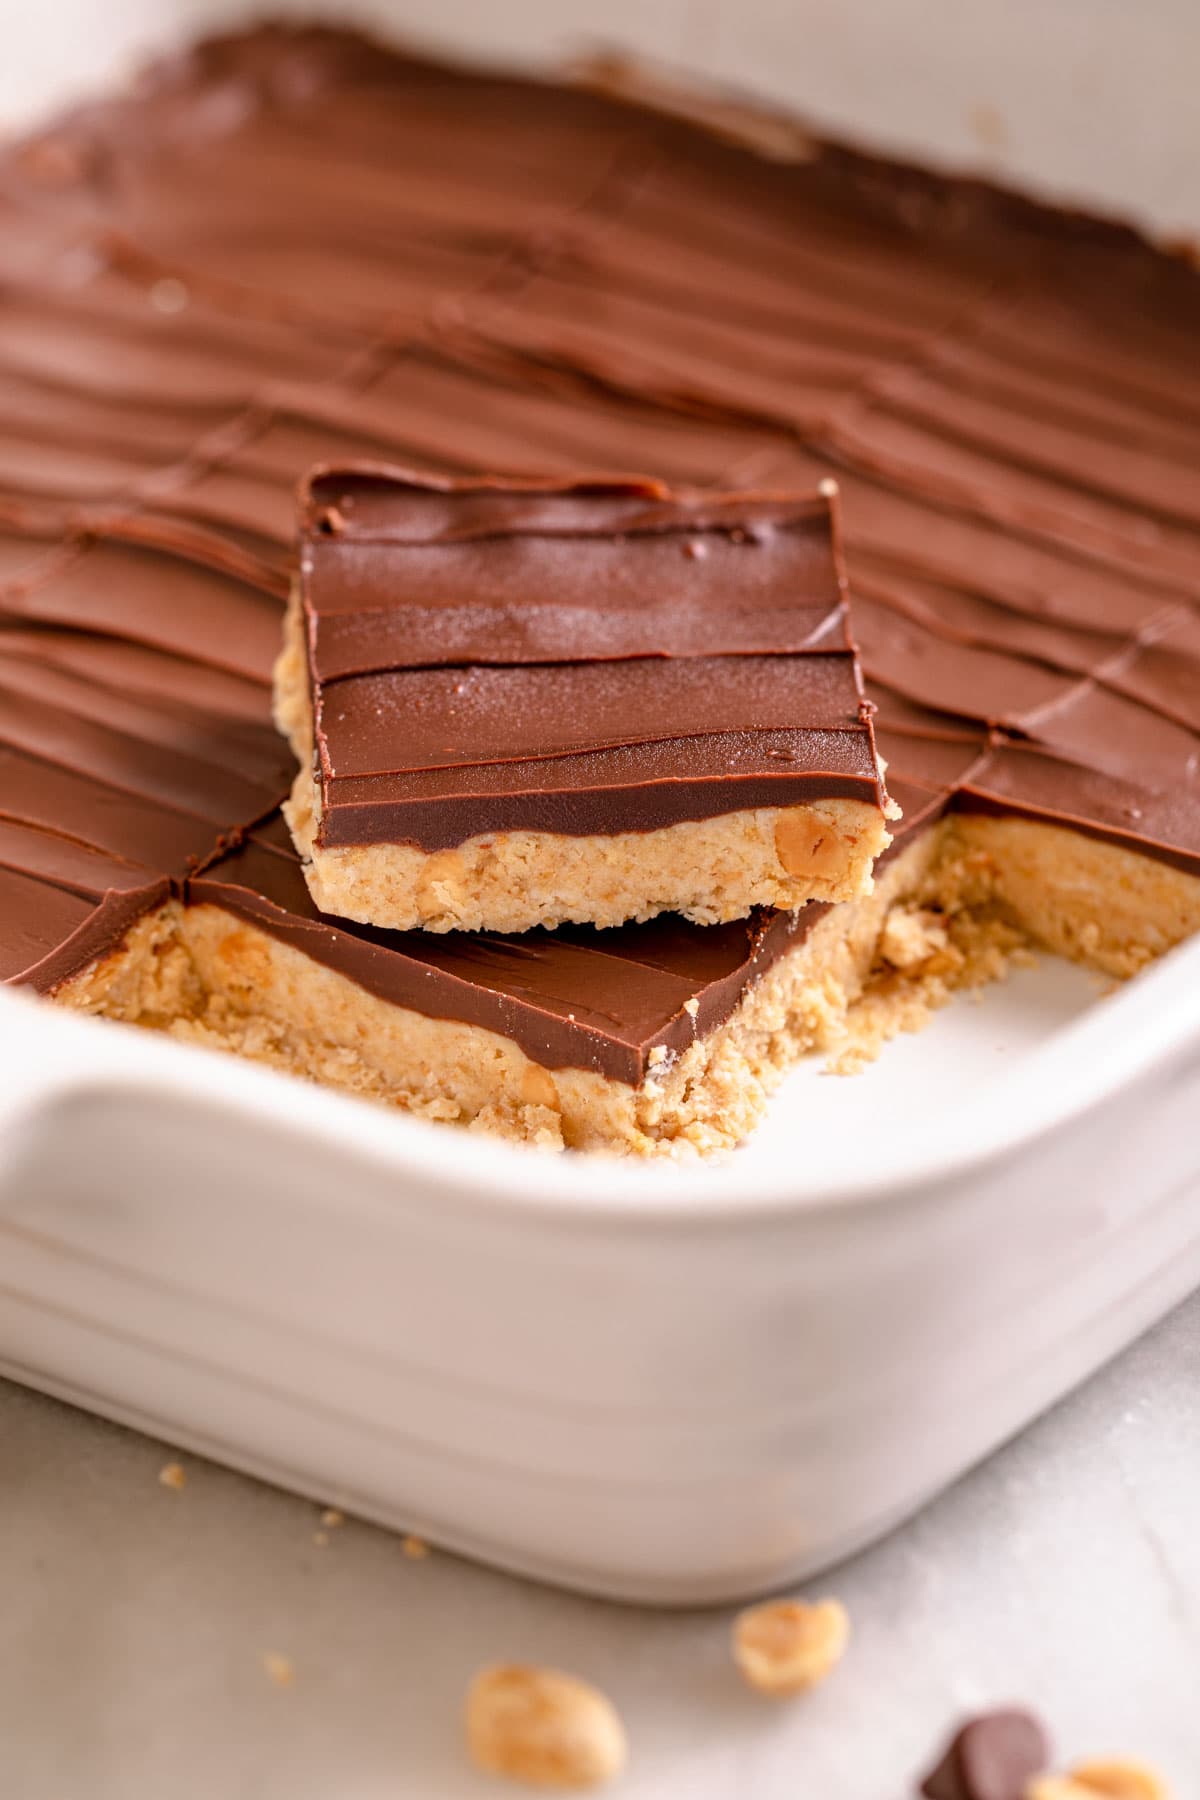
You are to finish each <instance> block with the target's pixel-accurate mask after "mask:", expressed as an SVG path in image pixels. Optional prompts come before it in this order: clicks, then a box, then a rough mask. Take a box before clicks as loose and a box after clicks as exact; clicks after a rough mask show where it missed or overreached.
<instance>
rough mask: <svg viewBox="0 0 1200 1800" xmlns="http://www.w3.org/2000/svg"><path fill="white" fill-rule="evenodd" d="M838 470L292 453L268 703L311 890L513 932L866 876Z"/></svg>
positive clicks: (437, 924) (762, 900) (438, 922)
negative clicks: (742, 481) (815, 487)
mask: <svg viewBox="0 0 1200 1800" xmlns="http://www.w3.org/2000/svg"><path fill="white" fill-rule="evenodd" d="M833 486H834V484H833V483H827V484H826V487H827V490H829V491H826V492H824V493H815V494H807V495H787V494H779V495H753V494H721V493H713V494H703V495H702V494H692V495H686V496H685V495H682V494H675V493H672V492H671V490H670V489H669V488H667V487H666V486H664V485H663V484H662V483H661V482H655V481H650V480H646V479H640V480H638V479H603V478H594V479H576V480H569V481H557V480H544V481H531V480H526V481H517V480H512V479H500V478H479V479H475V478H466V479H459V480H454V479H447V478H441V479H439V478H438V477H435V476H422V475H419V474H413V473H410V472H407V471H405V472H401V471H389V470H386V469H383V468H372V467H369V466H352V467H348V468H343V469H328V470H325V471H323V472H321V473H319V474H318V475H316V476H314V477H313V478H312V480H310V481H309V482H308V484H307V485H306V489H305V493H304V498H303V509H302V515H303V516H302V528H301V537H300V574H299V581H298V585H297V591H296V597H295V603H294V605H293V608H292V610H291V612H290V615H289V625H288V645H287V650H286V652H285V654H284V655H283V656H282V657H281V659H280V663H279V666H278V669H277V673H276V715H277V717H278V719H279V721H280V723H281V725H282V726H283V727H284V728H285V729H286V730H287V732H288V735H289V736H290V737H291V740H292V745H293V748H294V749H295V752H296V755H297V757H298V759H299V762H300V774H299V776H298V777H297V780H296V785H295V788H294V790H293V793H292V798H291V800H290V802H289V804H288V807H287V815H288V819H289V822H290V823H291V826H292V831H293V835H294V837H295V841H296V847H297V849H298V850H299V851H300V854H301V856H302V857H303V859H304V869H305V875H306V877H307V880H308V884H309V888H310V890H311V892H312V895H313V899H314V900H315V901H316V903H317V905H318V906H319V907H320V909H321V910H322V911H323V912H327V913H335V914H338V915H340V916H342V917H345V918H351V919H358V920H360V921H362V922H364V923H368V924H375V925H386V926H391V927H394V928H397V929H399V930H410V929H412V928H413V927H415V926H423V927H424V928H426V929H427V930H433V931H449V930H452V929H454V930H480V929H489V930H501V931H525V930H527V929H529V927H531V926H533V925H551V926H553V925H559V924H561V923H563V922H564V921H567V922H576V923H579V922H584V923H592V924H596V925H605V926H611V925H620V924H622V923H624V922H625V921H626V920H627V919H647V918H651V917H653V916H655V915H656V914H658V913H661V912H678V913H682V914H683V915H684V916H685V917H686V918H689V919H692V920H694V921H696V922H697V923H699V924H713V923H718V922H721V921H723V920H726V919H731V918H740V917H744V916H745V915H746V914H747V913H749V912H750V911H751V909H752V908H753V907H754V906H763V905H769V906H781V907H796V906H801V905H803V904H804V902H805V901H808V900H813V899H817V900H844V899H850V898H852V897H853V896H854V895H856V894H859V893H862V892H864V891H867V890H869V888H870V881H871V866H872V864H873V862H874V860H875V858H876V856H878V855H879V854H880V852H881V851H883V850H884V849H885V848H886V847H887V844H888V842H889V837H888V832H887V827H886V824H885V815H884V807H885V805H886V804H887V802H886V800H885V796H884V794H883V787H882V782H881V778H880V772H879V768H878V764H877V761H876V756H875V745H874V739H873V735H872V729H871V709H870V707H869V706H868V704H867V702H866V701H865V699H864V696H863V690H862V682H861V678H860V676H859V671H858V667H857V664H856V660H855V653H854V648H853V644H852V640H851V637H850V631H849V625H848V619H847V607H846V597H845V585H846V584H845V577H844V575H843V573H842V570H841V564H840V557H839V553H838V546H837V541H836V535H835V515H834V512H833V505H834V493H833V491H832V490H833Z"/></svg>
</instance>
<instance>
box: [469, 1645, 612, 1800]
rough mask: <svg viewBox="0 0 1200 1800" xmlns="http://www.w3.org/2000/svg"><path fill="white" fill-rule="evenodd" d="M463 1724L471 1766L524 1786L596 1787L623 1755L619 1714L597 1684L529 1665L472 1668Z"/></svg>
mask: <svg viewBox="0 0 1200 1800" xmlns="http://www.w3.org/2000/svg"><path fill="white" fill-rule="evenodd" d="M466 1730H467V1746H468V1749H469V1751H470V1754H471V1759H472V1761H473V1762H474V1763H475V1765H476V1767H477V1768H480V1769H484V1770H486V1771H487V1772H488V1773H489V1774H492V1775H506V1776H508V1777H509V1778H510V1779H511V1780H513V1781H523V1782H525V1783H527V1784H528V1785H529V1786H531V1787H557V1788H592V1787H599V1786H601V1785H602V1784H603V1783H604V1782H608V1781H611V1780H613V1779H614V1778H615V1777H616V1776H617V1775H619V1774H620V1773H621V1770H622V1769H623V1768H624V1767H625V1762H626V1758H627V1755H628V1744H627V1741H626V1736H625V1727H624V1726H623V1725H622V1723H621V1719H620V1715H619V1714H618V1713H617V1710H616V1708H615V1707H614V1706H613V1704H612V1702H611V1701H610V1700H609V1699H608V1698H607V1697H606V1696H605V1695H604V1694H602V1693H601V1692H600V1691H599V1689H598V1688H594V1687H592V1686H591V1684H590V1683H589V1682H586V1681H580V1680H579V1679H578V1678H577V1677H576V1676H574V1675H567V1674H564V1673H563V1672H562V1671H561V1670H559V1669H543V1668H537V1667H534V1666H533V1665H530V1664H521V1663H504V1664H497V1665H495V1666H493V1667H491V1668H487V1669H482V1670H481V1671H480V1673H479V1674H478V1675H476V1677H475V1679H474V1680H473V1681H472V1683H471V1686H470V1689H469V1690H468V1693H467V1707H466Z"/></svg>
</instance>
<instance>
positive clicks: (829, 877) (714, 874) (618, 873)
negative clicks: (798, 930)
mask: <svg viewBox="0 0 1200 1800" xmlns="http://www.w3.org/2000/svg"><path fill="white" fill-rule="evenodd" d="M275 720H276V723H277V725H278V726H279V729H280V730H281V731H282V732H283V733H284V735H285V736H286V737H287V738H288V739H289V741H290V742H291V745H292V748H293V750H294V751H295V753H296V758H297V760H298V762H299V764H300V772H299V774H298V775H297V777H296V781H295V784H294V786H293V788H292V794H291V799H290V800H289V801H288V802H287V803H286V804H285V806H284V809H283V810H284V814H285V816H286V818H287V822H288V826H289V828H290V830H291V833H292V837H293V839H294V841H295V845H296V849H297V851H298V852H299V854H300V856H301V858H302V861H303V866H304V877H305V880H306V881H307V883H308V888H309V892H310V893H311V895H312V897H313V901H314V904H315V905H316V906H318V907H319V908H320V910H321V911H322V912H323V913H330V914H333V915H334V916H336V917H338V918H343V919H355V920H358V921H359V922H360V923H361V924H364V925H381V926H386V927H388V928H390V929H392V930H396V931H412V930H415V929H417V928H418V927H421V928H423V929H424V930H426V931H528V930H530V929H531V928H532V927H533V926H535V925H550V926H553V925H563V924H567V923H573V924H592V925H601V926H605V925H621V924H624V923H625V922H626V921H627V920H630V919H639V920H640V919H652V918H654V917H655V916H656V915H657V914H658V913H663V912H677V913H682V914H683V915H684V917H685V918H688V919H691V920H693V921H694V922H695V923H696V924H698V925H716V924H720V923H721V922H722V921H723V920H726V919H741V918H745V917H746V915H747V914H748V913H750V912H752V911H753V909H754V908H755V907H756V906H778V907H784V908H791V907H797V906H803V905H804V904H805V903H806V902H807V901H809V900H828V901H837V900H851V899H854V898H855V897H856V896H858V895H860V894H866V893H869V892H870V891H871V870H872V867H873V865H874V862H875V859H876V857H877V856H881V855H882V854H883V851H884V850H885V849H886V848H887V846H888V844H889V843H890V842H891V838H890V836H889V834H888V830H887V825H886V822H885V820H884V817H883V815H882V813H881V812H880V811H879V809H878V808H877V807H876V806H874V805H872V804H870V803H868V802H866V801H863V800H837V799H831V800H817V801H813V802H812V803H810V804H808V805H804V806H788V807H756V808H752V809H748V810H744V811H741V812H730V813H722V814H720V815H718V816H717V817H715V818H711V819H687V820H681V821H679V822H678V823H676V824H674V825H666V826H662V827H660V828H658V829H655V830H651V831H623V832H616V833H613V834H612V835H610V836H588V837H569V836H566V835H564V834H562V833H559V832H549V831H493V832H484V833H481V834H480V835H478V836H476V837H473V838H469V839H467V840H466V841H465V842H464V843H462V844H459V845H456V846H455V847H453V848H451V849H444V850H435V851H425V850H422V849H421V848H420V847H419V846H417V845H414V844H403V843H394V844H354V845H339V846H336V847H333V846H330V847H322V846H321V845H320V844H319V843H318V841H317V840H318V836H319V830H320V789H319V785H318V783H317V782H316V781H315V780H314V779H313V775H312V762H313V731H312V711H311V705H310V701H309V696H308V678H307V674H306V672H305V666H304V653H303V647H302V643H301V638H300V618H299V612H298V609H297V606H296V603H295V600H294V598H293V601H292V603H291V605H290V607H289V612H288V620H287V626H286V629H285V634H284V647H283V650H282V651H281V653H280V656H279V658H278V660H277V662H276V665H275Z"/></svg>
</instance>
